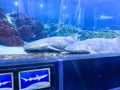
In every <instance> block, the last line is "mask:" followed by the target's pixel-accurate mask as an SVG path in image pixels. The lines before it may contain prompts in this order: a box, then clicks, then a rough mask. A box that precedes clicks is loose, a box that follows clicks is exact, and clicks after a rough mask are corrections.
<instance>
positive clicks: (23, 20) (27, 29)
mask: <svg viewBox="0 0 120 90" xmlns="http://www.w3.org/2000/svg"><path fill="white" fill-rule="evenodd" d="M10 16H11V17H12V18H13V21H14V22H13V23H15V25H14V26H15V27H16V28H17V30H18V31H19V33H20V36H21V38H22V39H23V40H24V41H27V42H31V41H34V40H38V39H41V38H44V37H46V34H45V31H44V28H43V24H42V23H40V22H37V21H36V20H35V19H34V18H32V17H26V16H25V15H24V14H22V13H13V14H10Z"/></svg>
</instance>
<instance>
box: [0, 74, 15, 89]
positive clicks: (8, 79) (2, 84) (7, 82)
mask: <svg viewBox="0 0 120 90" xmlns="http://www.w3.org/2000/svg"><path fill="white" fill-rule="evenodd" d="M0 90H14V89H13V74H12V73H2V74H0Z"/></svg>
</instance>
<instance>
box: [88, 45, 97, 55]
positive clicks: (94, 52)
mask: <svg viewBox="0 0 120 90" xmlns="http://www.w3.org/2000/svg"><path fill="white" fill-rule="evenodd" d="M87 48H88V52H89V53H91V54H96V53H97V52H96V51H95V50H93V49H92V48H90V47H89V46H87Z"/></svg>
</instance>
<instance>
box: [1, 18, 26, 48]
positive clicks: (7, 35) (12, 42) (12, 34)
mask: <svg viewBox="0 0 120 90" xmlns="http://www.w3.org/2000/svg"><path fill="white" fill-rule="evenodd" d="M0 44H2V45H7V46H22V45H23V44H24V43H23V41H22V39H21V38H20V35H19V32H18V31H17V30H15V29H14V28H13V27H12V25H11V24H10V23H9V22H8V21H7V20H5V19H2V20H0Z"/></svg>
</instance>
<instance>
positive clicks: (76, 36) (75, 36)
mask: <svg viewBox="0 0 120 90" xmlns="http://www.w3.org/2000/svg"><path fill="white" fill-rule="evenodd" d="M70 37H71V38H73V39H74V40H75V41H78V37H79V34H78V33H74V34H71V35H70Z"/></svg>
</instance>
